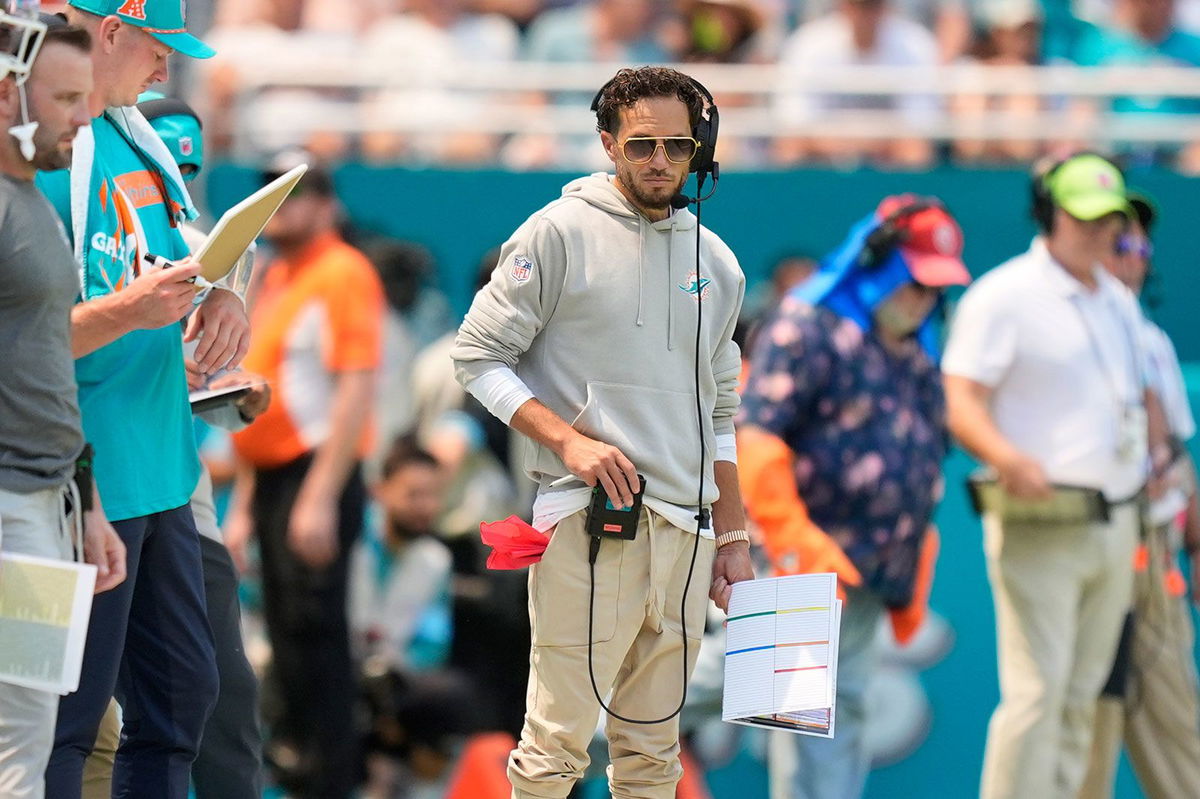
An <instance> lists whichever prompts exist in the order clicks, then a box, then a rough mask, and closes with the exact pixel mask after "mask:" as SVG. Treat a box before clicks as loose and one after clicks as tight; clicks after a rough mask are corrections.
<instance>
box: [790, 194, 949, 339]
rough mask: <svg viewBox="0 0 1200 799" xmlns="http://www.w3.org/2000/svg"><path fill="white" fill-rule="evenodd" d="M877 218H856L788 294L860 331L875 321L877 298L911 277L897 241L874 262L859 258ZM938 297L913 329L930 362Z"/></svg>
mask: <svg viewBox="0 0 1200 799" xmlns="http://www.w3.org/2000/svg"><path fill="white" fill-rule="evenodd" d="M880 222H881V220H880V218H879V217H878V216H876V215H875V214H874V213H871V214H870V215H869V216H867V217H866V218H865V219H863V220H861V221H859V222H858V223H856V224H855V225H854V227H852V228H851V229H850V232H849V233H848V234H847V235H846V238H845V240H843V241H842V243H841V244H840V245H838V248H837V249H835V250H834V251H833V252H831V253H829V254H828V255H826V256H825V257H824V258H822V259H821V265H820V267H819V268H818V269H817V271H816V273H815V274H813V276H812V277H810V278H809V279H808V280H806V281H804V282H803V283H801V284H800V285H798V286H796V287H795V288H794V289H792V296H793V297H796V298H798V299H801V300H804V301H805V302H807V303H808V304H810V305H813V306H821V307H824V308H828V309H829V310H831V311H833V312H834V313H835V314H837V315H838V316H843V317H845V318H847V319H849V320H851V321H852V322H854V323H855V324H856V325H858V326H859V327H860V328H861V329H862V330H863V332H870V331H871V330H872V329H873V328H874V326H875V320H874V312H875V309H876V308H877V307H878V306H879V304H880V303H881V302H883V301H884V300H886V299H887V298H888V296H889V295H891V293H892V292H893V291H895V290H896V289H898V288H899V287H900V286H902V285H904V284H905V283H908V282H911V281H912V280H913V276H912V272H911V271H909V268H908V264H907V262H905V260H904V256H903V255H902V254H901V252H900V249H899V248H898V247H897V248H895V249H893V250H892V252H891V253H890V254H889V255H888V256H887V257H886V258H884V260H883V262H882V263H880V264H878V265H877V266H875V267H870V268H867V267H864V266H863V264H862V263H861V260H860V256H861V254H862V251H863V245H865V244H866V241H867V237H868V236H870V235H871V234H872V233H873V232H874V231H875V230H876V229H877V228H878V227H879V224H880ZM942 302H943V301H942V300H938V305H937V306H935V307H934V309H933V311H932V312H931V313H930V314H929V316H928V317H927V318H926V319H925V321H924V322H923V323H922V324H921V327H919V328H918V329H917V333H916V336H917V340H918V341H919V342H920V344H921V347H922V349H924V350H925V352H926V353H928V355H929V357H930V358H932V359H933V360H934V362H935V363H936V362H937V361H938V360H939V359H940V357H941V355H940V352H939V351H938V343H939V336H938V325H937V320H938V319H939V318H940V317H941V314H940V313H939V311H940V310H941V304H942Z"/></svg>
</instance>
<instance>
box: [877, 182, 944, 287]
mask: <svg viewBox="0 0 1200 799" xmlns="http://www.w3.org/2000/svg"><path fill="white" fill-rule="evenodd" d="M930 208H940V209H941V210H943V211H945V210H946V205H945V204H944V203H943V202H942V201H941V200H939V199H938V198H936V197H914V198H913V200H912V202H910V203H907V204H905V205H902V206H900V207H899V208H897V209H896V210H895V211H892V212H891V213H890V214H888V215H887V216H886V217H884V218H883V221H882V222H880V223H879V227H877V228H875V229H874V230H872V231H871V233H870V234H869V235H868V236H867V240H866V241H865V242H863V248H862V252H860V253H859V256H858V263H859V266H862V267H864V268H866V269H875V268H877V267H879V266H882V265H883V263H884V261H886V260H887V257H888V256H889V255H891V253H892V250H894V249H896V248H897V247H899V246H901V245H903V244H904V242H906V241H908V237H909V236H911V235H912V233H911V232H910V231H908V230H906V229H905V228H902V227H901V226H900V224H899V223H900V222H901V221H902V220H904V219H907V218H909V217H910V216H915V215H917V214H919V213H921V212H922V211H928V210H929V209H930Z"/></svg>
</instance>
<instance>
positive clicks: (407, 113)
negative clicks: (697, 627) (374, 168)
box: [361, 0, 520, 163]
mask: <svg viewBox="0 0 1200 799" xmlns="http://www.w3.org/2000/svg"><path fill="white" fill-rule="evenodd" d="M404 9H405V10H404V13H401V14H397V15H394V16H392V17H389V18H388V19H386V20H384V21H382V22H381V23H379V24H378V26H377V27H375V28H374V29H373V30H372V31H370V33H368V34H367V36H366V37H365V39H364V40H363V45H362V53H361V55H362V58H363V63H365V64H370V65H371V66H372V68H373V69H376V70H378V72H379V74H386V75H388V76H390V77H392V78H395V79H397V82H398V84H399V85H398V86H396V87H395V88H389V89H387V90H386V91H382V92H379V93H377V94H375V95H374V96H372V97H371V98H369V99H368V100H367V102H366V105H365V107H364V109H363V114H364V122H365V123H366V124H367V126H368V131H367V132H366V133H365V134H364V136H363V139H362V149H363V154H364V155H365V156H366V157H367V158H368V159H370V160H374V161H395V160H416V161H426V162H428V161H433V162H441V163H480V162H485V161H492V160H494V159H495V156H496V150H497V147H498V142H497V138H496V136H495V135H494V134H491V133H488V132H487V131H481V130H479V128H478V124H477V121H478V120H479V119H480V117H481V116H482V115H484V114H485V113H486V111H487V109H488V107H489V104H490V103H492V102H493V98H494V96H495V95H494V93H492V92H488V91H472V90H470V89H469V88H466V87H461V86H452V85H448V84H447V77H448V75H450V73H452V72H453V71H454V70H456V69H461V68H463V67H472V66H479V65H490V64H506V63H509V62H511V61H513V60H514V59H515V58H516V56H517V52H518V46H519V43H520V36H519V33H518V31H517V27H516V25H514V24H513V22H512V20H510V19H508V18H506V17H503V16H500V15H499V14H476V13H473V12H471V11H469V10H468V9H467V6H466V3H465V2H464V0H406V2H405V4H404ZM381 67H382V68H381ZM414 119H420V120H422V122H423V124H424V125H431V126H433V127H432V128H431V129H428V130H427V131H411V132H409V131H404V130H403V127H404V125H405V124H406V123H409V122H411V121H412V120H414ZM439 126H440V127H439Z"/></svg>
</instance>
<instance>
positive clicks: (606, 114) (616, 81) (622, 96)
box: [596, 67, 704, 134]
mask: <svg viewBox="0 0 1200 799" xmlns="http://www.w3.org/2000/svg"><path fill="white" fill-rule="evenodd" d="M648 97H674V98H676V99H678V100H679V101H680V102H682V103H683V104H684V105H686V106H687V108H688V120H689V122H690V124H691V127H695V126H696V123H697V122H698V121H700V114H701V113H702V112H703V111H704V98H703V96H702V95H701V94H700V91H699V90H698V89H697V88H696V84H695V82H694V81H693V80H692V79H691V78H689V77H688V76H687V75H684V74H683V73H682V72H679V71H677V70H674V69H670V68H668V67H638V68H637V69H622V70H620V71H619V72H617V74H616V77H614V78H613V79H612V80H610V81H609V82H608V83H607V84H606V85H605V86H604V88H603V89H601V90H600V100H599V102H598V103H597V104H596V130H597V131H608V132H609V133H612V134H616V132H617V125H618V123H619V122H620V117H619V113H620V110H621V109H622V108H625V107H627V106H631V105H633V104H634V103H636V102H637V101H638V100H642V99H645V98H648Z"/></svg>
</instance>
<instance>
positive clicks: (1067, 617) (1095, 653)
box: [980, 505, 1139, 799]
mask: <svg viewBox="0 0 1200 799" xmlns="http://www.w3.org/2000/svg"><path fill="white" fill-rule="evenodd" d="M1138 524H1139V519H1138V509H1137V507H1136V506H1134V505H1122V506H1120V507H1117V508H1114V509H1113V512H1112V520H1111V521H1110V522H1108V523H1093V524H1081V525H1067V524H1060V525H1028V524H1020V525H1018V524H1002V523H1000V521H999V520H998V519H997V518H995V517H994V516H992V515H990V514H989V515H988V516H985V517H984V535H985V544H984V548H985V551H986V553H987V561H988V577H989V580H990V582H991V584H992V594H993V598H994V600H995V605H996V648H997V654H998V658H999V669H1000V705H999V707H997V708H996V712H995V713H994V714H993V715H992V720H991V723H990V725H989V726H988V738H987V748H986V751H985V753H984V763H983V779H982V785H981V790H980V795H981V797H982V798H983V799H1035V798H1036V799H1068V797H1069V799H1074V797H1075V796H1076V795H1077V793H1078V791H1079V787H1080V785H1081V784H1082V782H1083V776H1084V772H1085V771H1086V769H1087V762H1088V753H1089V750H1090V747H1091V743H1092V730H1091V726H1092V719H1093V716H1094V714H1095V709H1096V697H1097V696H1099V695H1100V689H1101V687H1103V685H1104V682H1105V680H1106V679H1107V677H1108V673H1109V671H1110V669H1111V667H1112V662H1113V655H1114V653H1115V652H1116V648H1117V640H1118V638H1119V636H1120V632H1121V624H1122V621H1123V619H1124V618H1125V613H1126V612H1127V611H1128V609H1129V601H1130V593H1131V585H1132V582H1133V568H1132V558H1133V551H1134V547H1135V545H1136V542H1137V538H1138Z"/></svg>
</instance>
